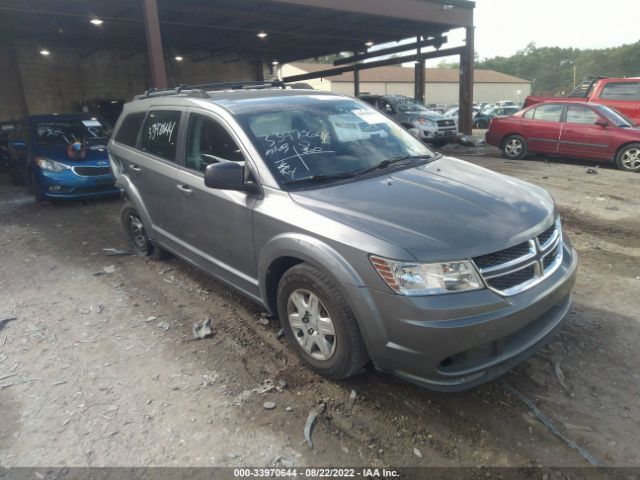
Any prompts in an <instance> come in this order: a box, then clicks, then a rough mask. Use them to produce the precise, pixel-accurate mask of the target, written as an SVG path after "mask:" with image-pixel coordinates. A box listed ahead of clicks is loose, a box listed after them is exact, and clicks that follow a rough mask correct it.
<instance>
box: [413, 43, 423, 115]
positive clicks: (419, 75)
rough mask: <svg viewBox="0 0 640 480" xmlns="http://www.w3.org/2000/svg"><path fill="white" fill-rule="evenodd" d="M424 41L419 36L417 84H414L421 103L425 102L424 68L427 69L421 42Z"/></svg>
mask: <svg viewBox="0 0 640 480" xmlns="http://www.w3.org/2000/svg"><path fill="white" fill-rule="evenodd" d="M421 42H422V37H418V38H417V44H418V49H417V50H418V51H417V54H418V60H417V61H416V64H415V70H416V71H415V76H414V78H415V80H414V82H415V85H414V98H415V99H416V100H417V101H418V102H420V103H424V81H425V78H424V69H425V59H424V58H423V57H422V48H421V46H420V43H421Z"/></svg>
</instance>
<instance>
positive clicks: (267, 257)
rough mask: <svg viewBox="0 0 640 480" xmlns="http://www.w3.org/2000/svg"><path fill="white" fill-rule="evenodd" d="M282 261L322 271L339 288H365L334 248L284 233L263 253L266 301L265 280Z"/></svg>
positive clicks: (262, 289) (262, 288)
mask: <svg viewBox="0 0 640 480" xmlns="http://www.w3.org/2000/svg"><path fill="white" fill-rule="evenodd" d="M282 257H294V258H299V259H300V260H302V261H304V262H307V263H309V264H311V265H313V266H315V267H317V268H319V269H321V270H322V271H323V272H324V273H326V274H327V275H328V276H329V277H331V278H332V280H334V281H335V282H336V283H338V284H346V285H352V286H356V287H361V286H364V283H363V281H362V279H361V278H360V276H359V275H358V273H357V272H356V271H355V270H354V269H353V267H352V266H351V265H350V264H349V262H347V261H346V260H345V259H344V257H343V256H342V255H340V253H338V252H337V251H336V250H335V249H334V248H332V247H331V246H329V245H327V244H326V243H325V242H323V241H322V240H320V239H318V238H315V237H312V236H309V235H305V234H301V233H285V234H282V235H278V236H276V237H274V238H273V239H271V240H270V241H269V242H268V243H267V244H266V245H265V246H264V247H262V248H261V249H260V255H259V258H258V278H259V280H260V293H261V295H262V298H263V299H265V300H266V299H267V292H266V279H267V274H268V271H269V267H270V266H271V264H272V263H273V262H274V261H276V260H277V259H279V258H282Z"/></svg>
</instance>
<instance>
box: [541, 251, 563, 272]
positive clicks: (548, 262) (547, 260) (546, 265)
mask: <svg viewBox="0 0 640 480" xmlns="http://www.w3.org/2000/svg"><path fill="white" fill-rule="evenodd" d="M559 248H560V247H559V246H556V248H554V249H553V250H552V251H551V253H549V254H547V256H546V257H544V260H543V261H542V264H543V266H544V269H545V270H547V268H549V267H550V266H551V264H552V263H553V261H554V260H555V259H556V258H557V257H558V249H559Z"/></svg>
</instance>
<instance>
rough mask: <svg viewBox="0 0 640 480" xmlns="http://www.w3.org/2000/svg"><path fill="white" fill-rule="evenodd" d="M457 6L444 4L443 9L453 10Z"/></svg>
mask: <svg viewBox="0 0 640 480" xmlns="http://www.w3.org/2000/svg"><path fill="white" fill-rule="evenodd" d="M454 8H455V6H454V5H443V6H442V9H443V10H453V9H454Z"/></svg>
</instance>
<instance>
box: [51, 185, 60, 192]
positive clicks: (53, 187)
mask: <svg viewBox="0 0 640 480" xmlns="http://www.w3.org/2000/svg"><path fill="white" fill-rule="evenodd" d="M61 190H62V187H61V186H60V185H51V186H50V187H49V191H50V192H59V191H61Z"/></svg>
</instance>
